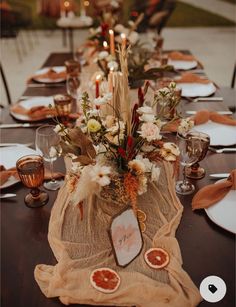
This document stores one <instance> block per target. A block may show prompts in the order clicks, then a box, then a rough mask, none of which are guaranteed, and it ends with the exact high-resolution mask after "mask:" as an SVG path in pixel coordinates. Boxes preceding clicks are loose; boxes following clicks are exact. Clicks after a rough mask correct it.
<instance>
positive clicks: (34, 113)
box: [11, 103, 57, 119]
mask: <svg viewBox="0 0 236 307" xmlns="http://www.w3.org/2000/svg"><path fill="white" fill-rule="evenodd" d="M11 111H12V112H14V113H17V114H21V115H27V116H29V117H31V118H32V119H37V118H41V117H46V116H49V115H50V116H54V115H56V114H57V112H56V110H55V108H49V107H45V106H36V107H32V108H31V109H26V108H24V107H22V106H21V105H20V104H19V103H18V104H15V105H14V106H12V107H11Z"/></svg>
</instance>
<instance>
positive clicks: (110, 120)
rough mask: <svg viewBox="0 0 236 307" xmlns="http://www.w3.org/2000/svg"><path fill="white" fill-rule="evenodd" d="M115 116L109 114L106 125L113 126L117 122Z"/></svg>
mask: <svg viewBox="0 0 236 307" xmlns="http://www.w3.org/2000/svg"><path fill="white" fill-rule="evenodd" d="M115 120H116V119H115V117H114V116H113V115H107V117H106V121H105V125H106V126H107V128H111V127H112V126H113V125H114V123H115Z"/></svg>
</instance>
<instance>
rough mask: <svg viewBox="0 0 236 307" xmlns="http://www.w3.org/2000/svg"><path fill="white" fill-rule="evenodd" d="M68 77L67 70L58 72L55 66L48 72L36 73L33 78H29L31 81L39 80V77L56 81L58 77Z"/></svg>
mask: <svg viewBox="0 0 236 307" xmlns="http://www.w3.org/2000/svg"><path fill="white" fill-rule="evenodd" d="M65 78H66V70H65V71H60V72H56V71H55V70H54V69H53V68H50V69H49V70H48V71H47V72H45V73H44V74H40V75H34V76H33V77H32V78H30V79H29V80H28V82H29V81H31V79H34V80H39V79H50V80H52V81H55V80H57V79H65Z"/></svg>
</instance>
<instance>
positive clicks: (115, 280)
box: [90, 268, 120, 293]
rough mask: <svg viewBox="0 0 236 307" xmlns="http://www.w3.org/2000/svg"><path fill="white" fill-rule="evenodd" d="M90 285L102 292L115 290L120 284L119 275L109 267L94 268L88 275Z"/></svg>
mask: <svg viewBox="0 0 236 307" xmlns="http://www.w3.org/2000/svg"><path fill="white" fill-rule="evenodd" d="M90 282H91V285H92V286H93V287H94V288H95V289H97V290H98V291H101V292H103V293H112V292H115V291H116V290H117V289H118V287H119V285H120V276H119V275H118V274H117V273H116V272H115V271H113V270H112V269H109V268H100V269H96V270H94V271H93V272H92V273H91V275H90Z"/></svg>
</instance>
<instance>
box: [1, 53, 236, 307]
mask: <svg viewBox="0 0 236 307" xmlns="http://www.w3.org/2000/svg"><path fill="white" fill-rule="evenodd" d="M68 58H70V54H56V53H55V54H51V55H50V56H49V58H48V59H47V61H46V62H45V63H44V65H43V66H54V65H63V63H64V61H65V60H67V59H68ZM65 91H66V90H65V85H63V86H62V87H61V88H27V90H26V91H25V92H24V94H23V95H25V96H31V95H32V96H36V95H40V96H43V95H45V96H49V95H54V94H57V93H64V92H65ZM216 95H222V96H223V97H224V99H225V100H227V101H231V102H232V103H231V104H233V103H234V99H235V91H232V90H225V91H217V93H216ZM183 103H184V102H183ZM203 107H204V108H209V109H211V110H223V109H225V110H227V107H226V106H225V105H224V103H223V102H209V103H206V102H204V103H203V102H198V103H188V104H186V105H184V104H183V110H184V109H191V110H194V109H195V110H197V109H201V108H203ZM2 122H3V123H13V122H16V120H14V119H13V118H12V117H11V116H10V115H9V110H8V109H6V110H5V111H3V115H2ZM34 139H35V129H31V128H27V129H23V128H22V129H21V128H17V129H6V130H2V131H1V141H2V142H4V143H5V142H18V143H28V142H34ZM235 162H236V160H235V154H233V153H227V154H216V153H212V152H210V151H209V152H208V154H207V157H206V158H205V160H204V161H203V162H201V165H202V166H203V167H205V168H206V170H207V175H206V177H205V178H204V179H201V180H198V181H194V184H195V185H196V189H197V190H198V189H199V188H201V187H203V186H205V185H207V184H210V183H211V181H210V180H209V177H208V174H209V173H217V172H224V173H225V172H230V171H231V170H232V169H233V168H235ZM63 168H64V166H63V164H62V163H60V161H57V163H56V169H57V170H63ZM2 192H3V191H2ZM27 192H28V190H27V189H26V188H25V187H23V185H22V184H21V183H19V184H17V185H15V186H12V187H10V188H8V189H6V190H4V193H16V194H17V197H16V198H15V199H7V200H4V201H2V203H1V252H2V256H1V277H2V289H1V303H2V306H3V307H25V306H27V307H42V306H44V307H52V306H62V304H61V303H60V301H59V300H58V298H53V299H48V298H46V297H45V296H44V295H43V294H42V293H41V291H40V289H39V287H38V285H37V283H36V281H35V280H34V275H33V272H34V268H35V266H36V265H37V264H39V263H44V264H55V263H56V260H55V258H54V256H53V254H52V251H51V249H50V247H49V244H48V241H47V232H48V222H49V217H50V212H51V208H52V206H53V203H54V200H55V198H56V195H57V192H51V191H50V192H49V195H50V200H49V203H48V204H47V205H46V206H44V207H41V208H38V209H29V208H28V207H26V206H25V205H24V196H25V194H26V193H27ZM192 197H193V195H189V196H180V200H181V202H182V204H183V206H184V212H183V217H182V220H181V223H180V225H179V228H178V231H177V235H176V237H177V240H178V242H179V244H180V248H181V251H182V257H183V267H184V269H185V270H186V271H187V272H188V274H189V275H190V277H191V278H192V279H193V281H194V282H195V284H196V285H197V287H199V285H200V283H201V281H202V280H203V279H204V278H205V277H207V276H209V275H217V276H219V277H221V278H222V279H223V280H224V281H225V283H226V286H227V293H226V296H225V297H224V299H223V300H222V301H220V302H218V303H215V304H214V306H219V307H233V306H235V236H234V235H233V234H232V233H229V232H228V231H226V230H224V229H222V228H220V227H219V226H217V225H215V224H214V223H213V222H211V220H210V219H209V218H208V217H207V215H206V213H205V212H204V210H200V211H198V212H192V210H191V200H192ZM200 306H201V307H206V306H213V305H212V304H211V303H207V302H206V301H203V302H202V303H201V304H200ZM170 307H171V306H170ZM180 307H187V306H180Z"/></svg>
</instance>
